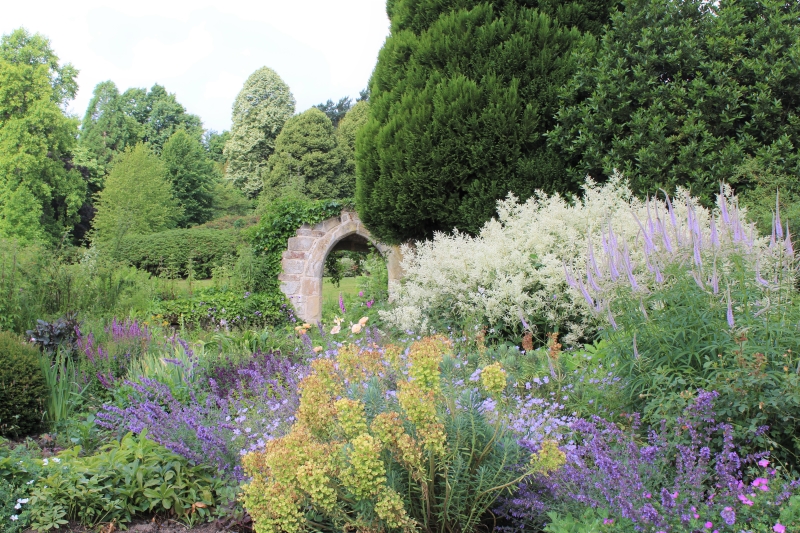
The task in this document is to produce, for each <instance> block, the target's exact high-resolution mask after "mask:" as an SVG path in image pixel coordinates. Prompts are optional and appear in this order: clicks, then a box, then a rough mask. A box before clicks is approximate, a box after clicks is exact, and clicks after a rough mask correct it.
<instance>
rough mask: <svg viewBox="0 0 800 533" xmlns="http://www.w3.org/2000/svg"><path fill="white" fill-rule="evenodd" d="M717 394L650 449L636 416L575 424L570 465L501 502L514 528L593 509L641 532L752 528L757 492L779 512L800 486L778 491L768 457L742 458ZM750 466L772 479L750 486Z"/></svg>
mask: <svg viewBox="0 0 800 533" xmlns="http://www.w3.org/2000/svg"><path fill="white" fill-rule="evenodd" d="M717 396H718V394H717V393H716V392H704V391H699V392H698V394H697V397H696V398H695V400H694V401H693V402H692V403H691V404H690V405H689V406H688V407H687V408H686V409H685V410H684V412H683V415H682V416H680V417H678V418H677V419H676V420H675V423H674V424H671V425H669V426H668V425H667V423H666V422H662V424H661V427H660V429H659V430H658V431H655V430H652V431H650V432H649V434H648V438H647V440H646V442H644V443H640V442H639V441H638V439H637V437H636V435H637V430H638V429H639V427H638V416H636V415H633V416H630V417H629V419H630V426H629V427H628V428H626V429H622V428H621V427H620V426H619V425H617V424H615V423H613V422H610V421H608V420H604V419H602V418H599V417H595V418H594V419H593V420H592V421H588V420H583V419H576V420H574V421H573V422H572V424H571V426H570V430H571V434H572V437H573V439H574V440H573V442H572V443H571V444H569V445H566V446H563V447H562V449H563V451H564V452H565V453H566V455H567V463H566V465H565V466H564V467H563V468H561V469H560V470H558V471H556V472H554V473H552V474H551V475H550V476H540V477H537V478H535V479H531V480H529V482H527V483H524V484H523V485H522V486H520V487H519V491H518V492H517V493H516V494H515V495H513V496H511V497H509V498H507V499H506V500H505V501H504V502H503V503H502V504H501V508H500V509H499V513H500V515H501V516H504V517H505V518H506V519H508V520H509V522H510V523H511V524H513V527H512V528H510V529H512V530H521V529H523V528H524V526H525V524H530V523H532V522H533V523H540V524H541V523H542V522H545V521H546V520H547V519H546V517H545V513H546V512H548V511H552V510H557V511H559V512H561V513H571V514H573V515H574V516H581V515H582V512H583V510H584V509H586V508H592V509H606V510H607V511H608V512H609V514H610V515H611V516H612V517H613V518H616V519H617V520H623V521H626V522H627V523H630V524H631V525H632V527H633V529H635V530H637V531H651V530H653V531H655V530H658V531H665V532H666V531H690V530H692V528H693V527H694V526H695V525H696V524H706V523H712V524H715V526H714V528H715V529H718V530H719V531H723V530H724V529H725V527H724V526H725V525H728V526H732V525H734V524H738V526H739V529H741V528H742V527H745V529H746V524H745V522H746V521H747V518H746V517H747V516H751V514H752V513H751V511H752V509H751V507H752V506H753V501H752V500H753V499H755V497H754V496H753V493H754V492H759V493H760V495H759V497H766V498H767V499H768V500H769V502H768V504H767V505H766V506H765V509H779V508H780V505H781V503H783V502H784V501H786V500H787V499H788V498H789V497H790V496H791V495H792V492H793V490H794V489H795V485H796V483H785V484H784V485H783V488H782V490H778V488H777V485H778V484H779V481H778V480H777V479H776V476H777V472H776V471H775V470H774V469H767V468H766V467H767V466H768V465H769V461H768V460H767V459H766V456H767V452H764V453H761V454H757V455H755V456H748V457H744V458H743V457H740V456H739V454H738V453H737V451H736V450H737V447H736V445H735V444H734V441H733V431H732V428H731V427H730V425H728V424H725V423H720V422H717V421H716V415H715V413H714V410H713V402H714V400H715V398H717ZM747 465H751V470H752V469H753V468H755V466H756V465H758V466H760V467H762V468H764V469H765V470H764V472H765V474H763V475H764V476H765V477H757V478H756V479H755V480H752V481H751V482H748V481H746V479H745V478H746V474H745V470H746V468H745V467H746V466H747ZM770 487H772V491H771V492H769V491H770ZM737 513H739V514H740V516H739V517H738V518H737ZM737 520H738V522H737ZM739 529H737V531H738V530H739Z"/></svg>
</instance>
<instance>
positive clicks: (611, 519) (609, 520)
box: [603, 518, 783, 527]
mask: <svg viewBox="0 0 800 533" xmlns="http://www.w3.org/2000/svg"><path fill="white" fill-rule="evenodd" d="M603 523H604V524H606V525H610V524H613V523H614V519H613V518H605V519H603ZM781 527H783V526H781Z"/></svg>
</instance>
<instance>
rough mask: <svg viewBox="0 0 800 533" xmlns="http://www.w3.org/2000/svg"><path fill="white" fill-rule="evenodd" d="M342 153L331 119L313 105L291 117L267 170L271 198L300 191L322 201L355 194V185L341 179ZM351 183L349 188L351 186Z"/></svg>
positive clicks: (279, 137)
mask: <svg viewBox="0 0 800 533" xmlns="http://www.w3.org/2000/svg"><path fill="white" fill-rule="evenodd" d="M340 167H341V155H340V152H339V150H337V149H336V137H335V136H334V133H333V125H332V124H331V120H330V119H329V118H328V117H327V116H326V115H325V113H323V112H322V111H320V110H319V109H317V108H315V107H312V108H311V109H309V110H308V111H305V112H304V113H300V114H299V115H296V116H294V117H292V118H290V119H289V120H287V121H286V124H285V125H284V126H283V129H282V130H281V132H280V134H279V135H278V138H277V139H276V140H275V152H274V153H273V154H272V155H271V156H270V158H269V161H268V162H267V166H266V167H265V168H264V170H263V174H262V175H263V179H264V193H263V194H264V195H265V196H266V198H267V199H273V198H277V197H279V196H284V195H291V194H296V195H297V194H299V195H301V196H303V197H306V198H310V199H314V200H321V199H330V198H346V197H348V196H352V193H353V187H352V186H353V184H352V183H340V182H339V181H338V179H337V178H338V176H339V169H340ZM348 185H349V187H348Z"/></svg>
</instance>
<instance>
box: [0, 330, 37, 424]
mask: <svg viewBox="0 0 800 533" xmlns="http://www.w3.org/2000/svg"><path fill="white" fill-rule="evenodd" d="M46 396H47V385H46V384H45V380H44V376H43V375H42V371H41V369H40V368H39V350H37V349H36V348H34V347H33V346H28V345H25V344H22V342H20V340H19V339H18V338H17V337H16V336H15V335H13V334H12V333H8V332H4V331H3V332H0V435H29V434H31V433H33V432H35V431H36V430H37V429H39V427H40V426H41V423H42V410H43V403H44V399H45V397H46Z"/></svg>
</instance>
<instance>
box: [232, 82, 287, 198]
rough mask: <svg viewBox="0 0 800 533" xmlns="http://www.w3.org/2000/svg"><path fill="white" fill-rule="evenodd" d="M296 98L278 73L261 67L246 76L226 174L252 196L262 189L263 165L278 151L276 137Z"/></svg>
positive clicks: (235, 115)
mask: <svg viewBox="0 0 800 533" xmlns="http://www.w3.org/2000/svg"><path fill="white" fill-rule="evenodd" d="M294 105H295V100H294V96H292V93H291V92H290V91H289V86H288V85H286V83H284V81H283V80H282V79H281V78H280V76H278V74H277V73H276V72H275V71H274V70H272V69H270V68H267V67H262V68H260V69H258V70H257V71H255V72H254V73H253V74H251V75H250V77H249V78H247V81H245V83H244V87H243V88H242V90H241V91H240V92H239V94H238V96H237V97H236V101H235V102H234V103H233V116H232V122H233V125H232V127H231V133H230V139H229V140H228V142H226V143H225V150H224V153H223V156H224V158H225V159H227V161H228V166H227V169H226V173H225V177H226V178H227V179H228V180H230V181H231V182H232V183H233V184H234V185H235V186H236V187H237V188H239V189H241V190H242V191H244V192H245V194H247V196H249V197H251V198H252V197H255V196H257V195H258V193H259V192H260V191H261V189H262V186H263V183H262V179H261V167H263V166H264V165H266V162H267V160H268V159H269V156H271V155H272V152H273V151H274V150H275V139H276V138H277V136H278V133H280V131H281V128H283V125H284V124H285V123H286V121H287V120H289V118H290V117H291V116H292V115H294Z"/></svg>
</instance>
